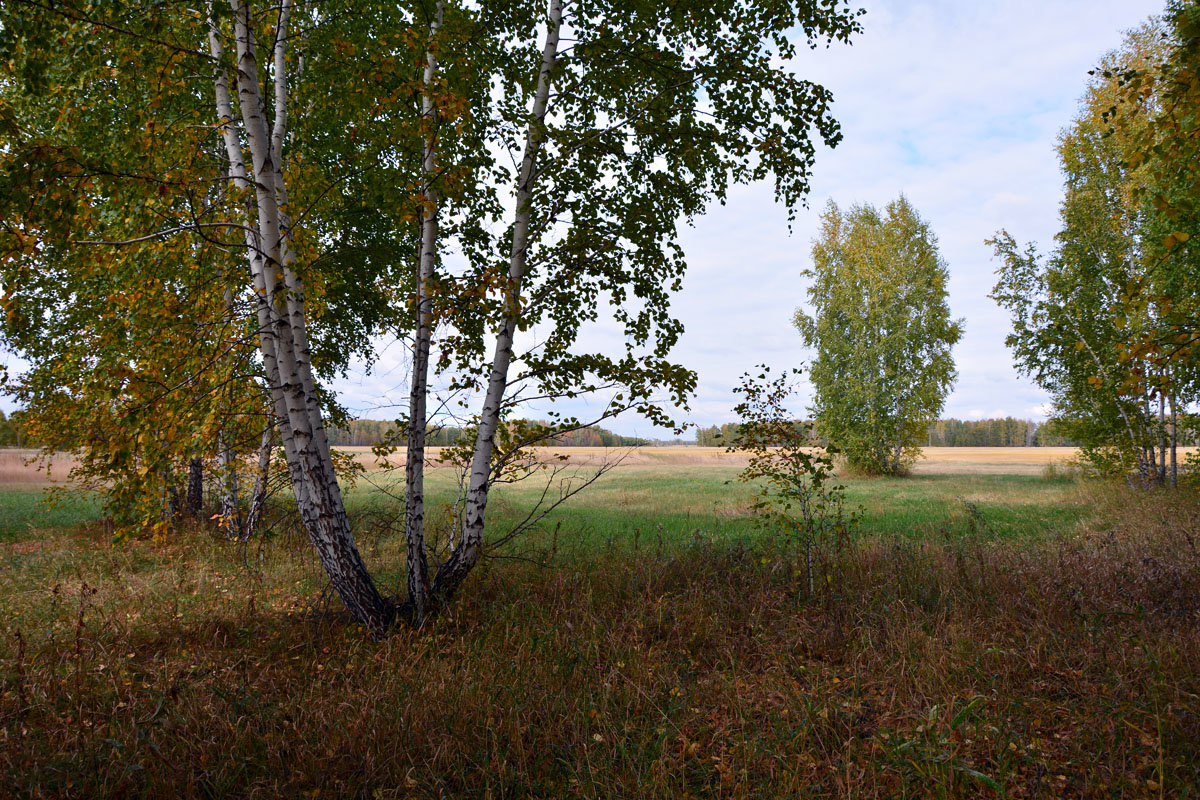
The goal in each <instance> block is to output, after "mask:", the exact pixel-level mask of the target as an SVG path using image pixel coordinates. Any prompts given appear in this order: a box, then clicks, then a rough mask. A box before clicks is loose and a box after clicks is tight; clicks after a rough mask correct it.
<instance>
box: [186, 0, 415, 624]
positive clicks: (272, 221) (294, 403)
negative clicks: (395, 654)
mask: <svg viewBox="0 0 1200 800" xmlns="http://www.w3.org/2000/svg"><path fill="white" fill-rule="evenodd" d="M232 7H233V17H232V31H231V33H232V36H231V37H229V38H230V39H231V40H232V41H233V43H234V46H235V49H236V59H235V63H236V67H235V74H236V80H235V82H234V85H235V86H236V91H237V97H238V109H239V110H240V112H241V113H240V116H235V115H234V110H233V106H232V102H231V98H230V83H229V80H228V77H227V76H226V72H225V69H224V61H225V57H224V42H223V38H225V37H224V36H223V34H225V33H226V31H223V30H221V28H220V26H219V25H218V18H217V17H216V16H215V14H213V10H212V7H211V5H210V12H209V13H210V16H209V19H210V32H209V47H210V52H211V54H212V58H213V62H214V63H215V64H216V65H217V66H216V75H215V78H214V81H213V89H214V96H215V110H216V119H217V124H218V125H219V126H220V129H221V134H222V138H223V140H224V143H225V148H226V151H227V154H228V157H229V173H230V174H229V177H230V181H231V182H232V183H233V184H234V186H235V187H237V188H238V189H240V190H242V191H246V192H250V193H252V195H253V203H252V204H251V203H247V207H248V209H249V210H250V212H251V213H249V214H248V215H247V219H246V220H245V222H244V228H245V238H246V252H247V258H248V261H249V268H250V274H251V276H252V278H253V282H254V292H255V295H256V299H257V316H258V340H259V349H260V352H261V353H262V359H263V365H264V367H265V370H266V374H267V383H268V387H269V390H270V393H271V399H272V402H273V404H274V407H275V415H276V424H277V426H278V429H279V433H280V438H281V439H282V442H283V450H284V454H285V456H286V458H287V465H288V470H289V472H290V474H291V478H292V488H293V491H294V492H295V495H296V505H297V508H298V510H299V512H300V517H301V519H302V520H303V523H304V527H305V530H306V531H307V532H308V535H309V539H310V540H311V541H312V544H313V547H314V548H315V549H316V551H317V555H318V556H319V558H320V560H321V565H322V566H323V567H324V568H325V571H326V572H327V573H328V575H329V579H330V582H331V584H332V586H333V588H334V590H335V591H336V592H337V593H338V596H339V597H341V599H342V602H344V603H345V604H346V607H347V608H348V609H349V611H350V613H351V615H352V616H353V617H354V618H355V619H357V620H359V621H360V622H362V623H364V624H365V625H367V626H368V627H370V628H371V629H372V630H374V631H376V632H382V631H383V630H385V629H386V628H387V627H388V625H390V624H391V620H392V617H393V615H394V609H393V607H392V605H391V604H390V603H389V602H388V601H387V600H385V599H384V597H383V596H382V595H381V594H380V593H379V590H378V589H377V588H376V587H375V583H374V581H373V580H372V579H371V575H370V573H369V572H368V571H367V568H366V565H365V564H364V563H363V561H362V557H361V556H360V555H359V552H358V548H357V547H356V546H355V543H354V538H353V536H352V534H351V531H350V523H349V519H348V517H347V515H346V508H345V504H344V502H343V499H342V493H341V488H340V486H339V485H338V480H337V474H336V472H335V470H334V466H333V460H332V458H331V455H330V451H329V442H328V440H327V439H326V436H325V427H324V422H323V420H322V417H321V408H320V400H319V398H318V397H317V389H316V384H315V382H314V380H313V371H312V364H311V355H310V351H309V346H308V332H307V324H308V320H307V313H306V306H305V298H304V285H303V283H302V281H301V280H300V278H299V276H298V275H297V274H296V272H295V271H294V269H293V258H294V253H293V250H292V247H291V221H290V219H289V218H288V214H287V207H288V194H287V185H286V183H285V181H284V175H283V148H284V144H285V141H286V137H287V122H288V118H287V107H288V102H289V100H290V99H291V98H290V97H289V95H288V78H289V75H290V73H289V64H288V58H287V44H288V40H289V39H288V37H289V32H288V23H289V19H290V13H291V10H292V3H291V2H290V0H283V1H282V2H281V3H280V5H279V15H278V22H277V25H276V27H275V30H274V42H273V46H272V48H271V63H272V65H273V70H272V73H271V79H272V82H273V84H274V106H273V107H274V112H275V116H274V121H273V123H272V124H270V125H269V124H268V119H267V116H266V104H265V102H264V100H263V91H264V90H263V77H264V76H263V71H262V70H261V69H260V65H259V59H258V52H257V42H256V40H255V34H254V17H253V14H252V9H251V4H250V3H249V2H240V0H233V2H232ZM243 148H245V150H246V151H248V152H249V154H250V165H249V168H247V164H246V163H245V161H244V159H243V156H242V153H243Z"/></svg>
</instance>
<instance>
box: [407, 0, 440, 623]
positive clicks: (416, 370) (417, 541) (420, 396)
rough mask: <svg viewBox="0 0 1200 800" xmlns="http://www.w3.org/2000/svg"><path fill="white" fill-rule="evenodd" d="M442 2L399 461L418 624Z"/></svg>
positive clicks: (429, 87)
mask: <svg viewBox="0 0 1200 800" xmlns="http://www.w3.org/2000/svg"><path fill="white" fill-rule="evenodd" d="M445 9H446V4H445V2H444V0H438V3H437V8H436V10H435V12H434V16H433V19H432V20H431V21H430V23H429V44H428V47H427V49H426V51H425V75H424V81H423V85H424V90H423V92H422V96H421V115H422V118H423V121H422V126H423V139H424V141H423V142H422V148H423V158H422V165H421V166H422V172H423V179H424V182H425V197H424V199H423V202H422V206H423V208H422V217H421V254H420V258H419V262H418V266H417V281H416V297H415V307H416V323H417V324H416V333H415V337H414V340H413V366H412V386H411V388H410V391H409V398H408V446H407V448H406V455H405V460H404V487H405V491H404V534H405V542H406V546H407V559H408V565H407V569H408V599H409V602H411V603H412V605H413V622H414V624H416V625H418V626H419V625H421V624H422V623H423V622H424V621H425V613H426V610H427V608H428V605H429V565H428V562H427V561H426V556H425V428H426V425H427V423H428V413H427V408H426V398H427V396H428V388H429V384H428V381H429V345H430V339H431V338H432V336H433V325H432V318H431V317H432V314H431V308H432V298H430V296H429V292H430V284H431V282H432V281H433V271H434V268H435V266H436V265H437V236H438V193H437V186H436V185H435V181H436V180H437V128H438V119H437V108H436V107H435V106H434V103H433V95H434V89H435V82H436V80H437V72H438V61H437V53H436V52H434V48H435V40H436V38H437V33H438V29H439V28H440V27H441V25H442V19H443V15H444V14H445Z"/></svg>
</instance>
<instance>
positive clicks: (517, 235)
mask: <svg viewBox="0 0 1200 800" xmlns="http://www.w3.org/2000/svg"><path fill="white" fill-rule="evenodd" d="M562 10H563V4H562V0H550V7H549V15H548V16H549V20H548V22H547V25H546V42H545V46H544V47H543V48H542V65H541V69H540V71H539V74H538V84H537V90H536V93H535V95H534V100H533V108H532V109H531V111H530V115H529V126H528V129H527V131H526V134H525V152H524V155H523V156H522V158H521V168H520V171H519V172H518V173H517V187H516V188H517V192H516V215H515V217H514V220H513V235H512V249H511V251H510V254H509V267H508V281H507V285H506V287H505V296H504V301H505V314H504V321H503V323H502V324H501V326H500V330H499V332H498V334H497V336H496V350H495V353H494V355H493V357H492V368H491V374H490V375H489V377H488V387H487V392H486V394H485V396H484V401H483V409H482V412H481V414H480V418H479V428H478V430H477V432H476V435H475V452H474V455H473V457H472V460H471V471H470V475H469V476H468V481H469V482H468V486H467V497H466V508H465V510H464V514H463V524H462V531H461V534H460V538H459V544H458V546H457V547H455V548H454V552H453V553H451V555H450V558H448V559H447V560H446V562H445V563H444V564H442V566H441V567H440V568H439V569H438V573H437V576H436V577H435V579H434V583H433V588H432V593H433V595H434V596H435V597H438V598H447V597H450V596H451V595H453V594H454V592H455V591H456V590H457V589H458V587H459V586H460V585H461V584H462V582H463V580H465V579H466V577H467V574H468V573H469V572H470V571H471V568H472V567H474V566H475V563H476V562H477V561H478V560H479V556H480V553H481V549H482V545H483V524H484V512H485V511H486V509H487V500H488V489H489V488H490V487H491V468H492V454H493V452H494V451H495V437H496V430H497V428H498V426H499V424H500V412H501V406H502V404H503V401H504V393H505V391H506V390H507V388H508V369H509V366H510V364H511V363H512V355H513V353H512V348H513V336H514V335H515V334H516V330H517V323H518V321H519V320H520V318H521V282H522V278H524V277H525V266H526V259H527V255H528V247H529V222H530V202H531V199H532V196H533V181H534V178H535V176H536V174H537V160H538V155H539V153H540V152H541V149H542V146H543V144H544V143H545V136H546V133H545V119H546V110H547V108H548V106H549V102H550V80H551V73H552V72H553V71H554V66H555V64H556V63H557V61H558V42H559V29H560V28H561V26H562Z"/></svg>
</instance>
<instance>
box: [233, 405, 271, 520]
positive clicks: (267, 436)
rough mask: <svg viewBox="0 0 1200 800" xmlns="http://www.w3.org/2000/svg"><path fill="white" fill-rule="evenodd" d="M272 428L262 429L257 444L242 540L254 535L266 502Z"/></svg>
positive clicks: (269, 472)
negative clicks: (252, 488) (254, 473)
mask: <svg viewBox="0 0 1200 800" xmlns="http://www.w3.org/2000/svg"><path fill="white" fill-rule="evenodd" d="M272 431H273V428H272V427H271V426H270V425H268V426H267V429H266V430H264V431H263V434H262V441H261V442H260V443H259V445H258V473H257V474H256V475H255V478H254V490H253V491H252V492H251V493H250V508H249V509H247V511H246V521H245V523H244V525H243V527H242V534H241V535H242V540H243V541H245V540H247V539H249V538H250V537H251V536H253V535H254V531H255V530H256V529H257V528H258V522H259V520H261V519H262V514H263V508H264V507H265V506H266V503H267V479H268V478H269V477H270V474H271V433H272Z"/></svg>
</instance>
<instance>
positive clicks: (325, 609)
mask: <svg viewBox="0 0 1200 800" xmlns="http://www.w3.org/2000/svg"><path fill="white" fill-rule="evenodd" d="M614 452H615V451H610V452H608V453H604V452H602V451H599V450H581V449H570V450H564V451H563V453H565V454H568V455H570V456H571V458H570V459H569V461H568V462H566V464H567V471H566V472H563V473H560V474H559V475H558V480H561V479H563V478H566V477H568V475H570V474H573V475H574V480H576V481H579V480H583V479H584V478H585V476H586V475H588V474H589V470H592V471H594V469H595V467H596V465H597V464H598V463H600V461H601V460H604V459H609V458H611V457H612V456H613V454H614ZM546 455H547V456H549V455H550V454H546ZM9 456H10V454H8V453H4V454H0V470H2V472H3V476H4V478H5V479H6V480H5V482H4V484H3V488H2V489H0V619H3V620H4V630H3V639H2V641H0V671H2V674H3V688H2V694H0V792H2V793H3V794H5V795H6V796H14V797H26V796H29V797H33V796H65V797H162V796H178V797H279V796H287V797H293V796H310V797H328V798H335V797H336V798H341V797H364V798H393V797H395V798H401V797H422V798H425V797H428V798H440V797H472V798H476V797H477V798H500V797H574V796H578V797H594V798H611V797H629V798H634V797H636V798H642V797H647V798H654V797H661V798H677V797H730V798H742V797H744V798H756V797H798V796H799V797H828V798H844V797H864V798H866V797H879V798H883V797H913V798H924V797H962V798H968V797H971V798H973V797H988V796H992V797H1001V796H1003V797H1014V798H1016V797H1031V798H1032V797H1041V798H1050V797H1064V798H1065V797H1072V798H1073V797H1095V798H1101V797H1105V798H1107V797H1181V798H1184V797H1196V796H1198V794H1200V702H1198V700H1197V698H1198V696H1200V677H1198V676H1200V644H1198V642H1200V637H1198V636H1197V633H1198V630H1197V628H1198V627H1200V554H1198V552H1197V550H1196V544H1195V541H1194V535H1195V533H1196V531H1197V530H1200V506H1198V504H1197V502H1196V498H1195V494H1194V490H1192V491H1190V492H1188V491H1179V492H1130V491H1129V490H1127V489H1124V488H1123V487H1118V486H1110V485H1105V484H1099V483H1093V482H1088V481H1081V480H1079V479H1077V478H1075V477H1073V476H1072V475H1071V474H1070V473H1069V472H1067V471H1064V470H1061V469H1057V468H1056V469H1054V470H1051V471H1047V470H1046V468H1045V467H1046V464H1047V463H1050V462H1059V461H1061V460H1063V459H1065V458H1066V457H1069V456H1070V453H1069V452H1067V451H1064V450H1053V451H1051V450H1049V449H1046V450H1043V449H1024V448H1014V449H1001V448H994V449H992V448H980V449H969V448H955V449H949V448H947V449H935V450H932V451H929V458H928V459H927V460H926V461H924V462H922V463H921V464H920V465H918V468H917V469H916V470H915V474H914V475H913V476H911V477H909V478H904V479H862V478H849V477H848V478H846V480H845V483H846V486H847V495H848V500H849V504H850V505H851V506H852V507H855V508H861V510H862V516H863V522H862V526H861V530H860V533H859V535H858V536H857V538H856V539H855V540H854V541H850V542H842V543H838V544H836V545H832V546H830V547H828V548H826V549H824V550H822V552H821V554H820V557H819V559H818V581H817V587H816V591H815V593H814V594H813V595H812V596H810V595H809V594H808V591H807V583H806V581H805V580H804V576H803V570H802V568H801V567H802V561H801V559H800V558H799V555H798V551H797V548H796V546H795V543H794V542H789V541H787V540H786V539H783V538H781V537H779V536H778V535H776V534H773V533H772V532H771V531H769V530H762V529H760V528H759V527H757V526H756V525H755V524H754V520H753V518H752V516H751V514H750V512H749V508H750V504H751V502H752V498H753V494H754V488H753V487H750V486H746V485H743V484H739V483H737V481H736V478H737V474H738V472H739V469H740V462H739V460H738V459H737V457H736V456H734V455H730V454H725V453H723V452H722V451H719V450H716V449H704V450H701V449H698V448H643V449H641V450H638V451H635V452H633V453H630V454H628V455H627V456H626V457H625V460H624V461H623V462H622V463H621V465H620V466H618V467H616V468H615V469H613V470H612V471H611V472H609V473H608V474H607V475H605V476H604V477H602V478H601V479H600V480H599V481H597V482H596V483H595V484H593V485H592V486H590V487H588V488H587V489H586V490H585V491H584V492H583V493H581V494H580V495H578V496H577V497H575V498H573V499H572V500H571V501H570V502H569V503H568V504H567V505H565V506H564V507H563V508H561V509H559V510H557V511H555V512H554V513H553V514H552V515H551V516H549V517H547V518H546V519H545V520H543V521H542V522H540V523H539V524H538V525H537V526H535V528H534V529H533V530H532V531H531V532H530V533H529V534H528V535H526V536H523V537H521V538H519V539H518V540H516V541H515V542H513V543H512V544H511V545H510V546H509V547H507V548H505V549H503V550H500V551H497V552H495V553H493V555H495V556H496V558H494V559H491V560H489V561H487V562H485V564H484V566H483V567H482V568H481V569H480V570H479V571H478V573H477V574H476V575H474V576H473V577H472V579H471V580H470V582H469V584H468V585H467V587H466V589H465V591H464V593H463V594H462V595H461V596H460V597H459V598H457V599H456V600H455V602H454V603H453V605H452V606H451V607H450V608H449V609H447V611H446V612H445V613H443V614H442V615H441V616H440V617H439V618H438V619H437V620H436V621H435V622H434V624H432V625H431V626H430V627H429V628H428V629H426V630H423V631H420V632H412V631H403V630H402V631H398V632H397V633H396V634H395V635H394V636H392V637H390V638H389V639H388V640H387V641H385V642H383V643H378V642H374V641H372V640H371V639H370V638H369V637H367V636H366V635H365V634H364V633H363V632H362V631H360V630H358V629H355V628H354V627H353V626H350V625H348V624H346V623H345V622H344V621H343V620H342V619H341V617H340V613H339V612H338V609H337V606H336V602H334V601H331V600H330V599H329V598H328V596H327V594H326V592H325V582H324V580H323V578H322V574H321V572H320V568H319V565H317V564H316V561H315V558H314V557H313V556H312V555H311V553H310V552H309V549H308V548H307V547H306V545H305V542H304V538H303V535H302V534H301V533H299V532H298V531H296V530H295V529H294V527H292V526H290V525H289V524H288V523H287V515H286V507H285V506H282V505H281V506H280V507H278V508H276V510H275V519H276V520H277V524H276V527H275V530H274V531H273V533H272V534H271V535H269V536H264V537H262V538H260V539H258V540H256V541H254V542H252V543H251V544H250V545H248V546H237V545H232V544H229V543H227V542H224V541H222V540H221V539H220V538H219V537H217V536H216V535H214V533H213V532H212V531H211V530H208V529H206V528H205V527H203V526H197V527H194V528H190V529H186V530H181V531H180V532H178V533H177V534H175V535H173V536H171V537H168V538H167V539H165V540H153V539H148V538H145V539H143V538H136V537H135V538H133V539H130V540H127V541H124V542H121V543H117V544H113V543H112V542H111V541H109V540H108V539H107V538H106V536H105V534H104V533H103V529H102V527H101V526H100V525H99V524H98V523H97V520H98V517H99V513H100V511H99V508H98V506H97V503H96V501H95V500H94V499H93V498H89V497H75V498H73V499H71V500H69V501H68V502H66V503H65V504H64V505H61V506H59V507H57V508H55V509H50V510H47V509H44V508H42V507H41V506H40V505H39V502H38V500H39V497H40V492H38V491H36V487H37V486H38V480H36V476H34V478H30V476H29V475H28V474H27V473H26V472H24V471H21V470H19V469H18V468H17V467H14V466H11V464H10V462H8V461H5V460H4V459H5V458H7V457H9ZM359 457H360V458H365V456H363V455H362V454H360V455H359ZM543 461H544V462H545V463H546V464H547V465H548V466H552V465H556V464H558V465H561V463H562V462H560V461H559V460H558V459H557V458H550V457H547V458H544V459H543ZM551 471H552V470H550V469H548V470H546V471H542V472H538V473H536V474H535V476H534V477H532V478H530V479H529V480H527V481H525V482H523V483H520V484H517V485H514V486H505V487H501V489H500V490H499V491H498V493H497V495H496V497H495V500H494V501H493V503H492V505H491V506H490V507H489V513H491V514H492V515H493V516H492V525H491V527H490V528H489V533H490V535H491V536H493V537H495V536H500V535H502V534H503V533H504V532H505V531H506V530H508V529H509V528H510V527H511V526H512V525H514V524H516V523H519V522H520V521H521V520H522V519H524V518H525V517H526V516H527V514H528V511H529V509H530V508H531V507H532V505H533V503H534V502H535V500H536V499H537V498H539V497H541V496H542V495H543V491H544V490H545V488H546V483H545V480H544V479H545V478H546V476H548V475H549V474H550V473H551ZM399 480H400V473H399V472H389V471H386V470H379V469H375V468H372V469H371V470H370V471H368V472H367V473H366V474H365V475H364V476H363V477H361V478H360V479H359V481H358V484H357V486H356V487H355V488H354V489H352V490H350V491H349V492H348V494H347V497H348V506H349V508H350V510H351V512H352V514H353V516H354V523H355V530H356V532H357V536H358V540H359V544H360V548H361V549H362V551H363V555H364V557H365V558H366V560H367V561H368V563H369V565H370V566H371V568H372V570H373V571H374V573H375V574H376V576H377V578H378V579H379V582H380V583H381V585H382V586H383V587H384V588H385V589H386V590H387V591H390V592H395V593H399V592H400V591H401V588H402V582H403V546H402V543H401V542H400V541H399V539H398V537H397V536H396V535H395V533H394V532H393V531H394V529H395V525H396V521H397V517H398V509H397V505H396V502H395V500H394V498H393V495H394V494H395V491H396V488H397V487H396V483H397V481H399ZM430 483H431V491H430V498H431V501H430V523H431V531H433V533H434V534H435V536H434V538H436V534H437V533H439V532H440V533H441V534H443V535H444V534H445V533H446V527H447V525H448V520H449V512H450V509H451V508H452V506H453V500H454V488H455V479H454V474H453V471H451V470H449V469H435V470H433V471H432V473H431V478H430ZM556 487H557V484H556V485H555V486H551V494H549V495H547V496H550V497H553V496H555V495H554V494H553V492H555V491H557V488H556Z"/></svg>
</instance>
